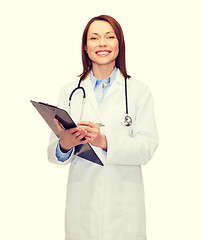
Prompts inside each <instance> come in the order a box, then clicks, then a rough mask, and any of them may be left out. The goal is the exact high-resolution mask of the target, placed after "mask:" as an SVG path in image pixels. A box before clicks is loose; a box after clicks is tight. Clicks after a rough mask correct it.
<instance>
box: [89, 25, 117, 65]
mask: <svg viewBox="0 0 201 240" xmlns="http://www.w3.org/2000/svg"><path fill="white" fill-rule="evenodd" d="M85 50H86V52H87V53H88V56H89V58H90V59H91V60H92V63H93V65H94V64H97V65H107V64H109V65H113V66H115V59H116V58H117V56H118V54H119V42H118V39H117V36H116V34H115V32H114V29H113V28H112V26H111V25H110V24H109V23H108V22H106V21H94V22H93V23H92V24H91V25H90V27H89V30H88V34H87V44H86V46H85Z"/></svg>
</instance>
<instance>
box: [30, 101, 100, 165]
mask: <svg viewBox="0 0 201 240" xmlns="http://www.w3.org/2000/svg"><path fill="white" fill-rule="evenodd" d="M30 102H31V103H32V104H33V106H34V107H35V108H36V109H37V111H38V112H39V113H40V115H41V116H42V117H43V119H44V120H45V121H46V123H47V124H48V125H49V127H50V128H51V129H52V131H53V132H54V133H55V135H56V136H57V137H58V138H59V133H58V131H57V128H56V126H55V123H54V122H53V120H52V119H53V118H56V119H57V120H58V121H59V122H60V123H61V124H62V126H63V127H64V128H65V129H70V128H74V127H76V124H75V123H74V122H73V120H72V118H71V117H70V115H69V114H68V113H67V112H66V111H65V110H63V109H61V108H58V107H56V106H53V105H49V104H46V103H42V102H35V101H32V100H31V101H30ZM74 154H75V155H76V156H79V157H82V158H84V159H86V160H88V161H91V162H93V163H97V164H99V165H101V166H104V165H103V163H102V161H101V160H100V158H99V157H98V156H97V154H96V153H95V152H94V150H93V148H92V147H91V146H90V145H89V144H88V143H87V144H81V145H78V146H76V147H75V151H74Z"/></svg>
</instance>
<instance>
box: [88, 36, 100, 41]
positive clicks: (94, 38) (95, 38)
mask: <svg viewBox="0 0 201 240" xmlns="http://www.w3.org/2000/svg"><path fill="white" fill-rule="evenodd" d="M97 39H98V38H97V37H91V38H90V40H93V41H95V40H97Z"/></svg>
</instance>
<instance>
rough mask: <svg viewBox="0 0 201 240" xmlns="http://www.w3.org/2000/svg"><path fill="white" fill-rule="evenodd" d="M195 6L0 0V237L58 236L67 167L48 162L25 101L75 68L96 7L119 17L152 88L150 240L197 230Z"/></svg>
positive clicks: (47, 97) (44, 132) (155, 0)
mask: <svg viewBox="0 0 201 240" xmlns="http://www.w3.org/2000/svg"><path fill="white" fill-rule="evenodd" d="M200 12H201V6H200V1H199V0H197V1H196V0H168V1H164V0H152V1H148V0H141V1H136V0H132V1H131V0H130V1H126V0H124V1H119V2H118V1H114V0H110V1H108V0H101V1H94V0H93V1H89V0H85V1H64V0H63V1H61V0H58V1H53V0H34V1H31V0H24V1H23V0H18V1H14V0H13V1H11V0H6V1H2V2H1V4H0V34H1V37H0V42H1V43H0V61H1V63H0V78H1V94H0V97H1V99H0V103H1V118H0V120H1V124H0V126H1V131H0V133H1V158H0V160H1V168H0V171H1V172H0V178H1V179H0V184H1V186H0V191H1V197H0V201H1V203H0V221H1V227H0V239H2V240H11V239H21V240H27V239H28V240H36V239H38V240H40V239H41V240H42V239H48V240H55V239H57V240H62V239H63V237H64V205H65V195H66V182H67V176H68V166H67V167H61V166H57V165H53V164H50V163H49V162H48V160H47V156H46V148H47V145H48V140H49V133H50V130H49V128H48V127H47V126H46V124H45V122H44V121H43V119H42V118H41V117H40V116H39V114H38V113H37V112H36V110H35V109H34V108H33V106H32V105H31V104H30V102H29V100H30V99H33V100H38V101H44V102H48V103H50V104H56V103H57V98H58V94H59V90H60V88H61V87H62V86H63V85H64V84H66V83H67V82H68V81H69V80H71V79H72V78H74V77H75V76H77V75H78V74H80V73H81V71H82V65H81V51H80V45H81V36H82V32H83V29H84V27H85V25H86V24H87V22H88V20H89V19H90V18H92V17H94V16H97V15H99V14H109V15H111V16H113V17H114V18H116V19H117V20H118V21H119V22H120V24H121V25H122V28H123V30H124V35H125V40H126V50H127V69H128V73H129V74H131V75H132V76H133V77H135V78H137V79H139V80H141V81H143V82H144V83H146V84H147V85H148V86H149V87H150V89H151V91H152V93H153V96H154V103H155V114H156V120H157V126H158V131H159V135H160V146H159V148H158V149H157V151H156V153H155V155H154V157H153V159H152V160H151V161H150V162H149V163H148V164H147V165H146V166H144V167H143V174H144V183H145V193H146V209H147V235H148V240H170V239H171V240H178V239H182V240H189V239H201V232H200V216H201V207H200V203H201V194H200V189H201V187H200V185H201V177H200V171H201V163H200V162H201V144H200V143H201V140H200V139H201V137H200V136H201V127H200V123H201V112H200V111H201V110H200V109H201V107H200V105H201V97H200V91H201V84H200V81H201V71H200V70H201V44H200V43H201V36H200V23H201V14H200ZM120 194H121V193H120Z"/></svg>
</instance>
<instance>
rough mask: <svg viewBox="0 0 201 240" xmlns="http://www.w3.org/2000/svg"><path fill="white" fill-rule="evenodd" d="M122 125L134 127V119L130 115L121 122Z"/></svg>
mask: <svg viewBox="0 0 201 240" xmlns="http://www.w3.org/2000/svg"><path fill="white" fill-rule="evenodd" d="M121 123H122V124H123V125H124V126H126V127H129V126H131V125H132V123H133V121H132V118H131V117H130V116H128V115H126V116H124V117H123V118H122V120H121Z"/></svg>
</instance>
